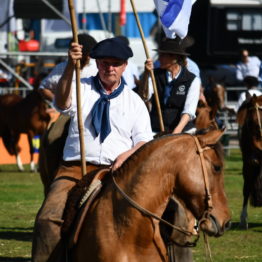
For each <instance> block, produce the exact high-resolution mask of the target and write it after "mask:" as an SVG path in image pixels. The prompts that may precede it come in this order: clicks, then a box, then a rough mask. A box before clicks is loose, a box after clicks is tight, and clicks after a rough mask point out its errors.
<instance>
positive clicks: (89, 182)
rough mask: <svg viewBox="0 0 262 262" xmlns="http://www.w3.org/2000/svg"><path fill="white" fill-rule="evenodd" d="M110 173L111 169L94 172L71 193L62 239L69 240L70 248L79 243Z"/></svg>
mask: <svg viewBox="0 0 262 262" xmlns="http://www.w3.org/2000/svg"><path fill="white" fill-rule="evenodd" d="M109 172H110V169H109V168H103V169H98V170H94V171H92V172H90V173H89V174H88V175H86V176H84V177H83V179H82V180H80V181H79V182H78V183H77V184H76V186H74V187H73V188H72V189H71V191H70V192H69V196H68V200H67V203H66V208H65V211H64V215H63V219H64V223H63V226H62V231H61V234H62V238H64V239H68V248H72V247H73V246H74V245H75V244H76V243H77V241H78V236H79V233H80V231H81V228H82V225H83V221H84V219H85V217H86V215H87V212H88V210H89V208H90V206H91V205H92V203H93V201H94V200H95V198H96V196H97V195H98V194H99V192H100V191H101V188H102V186H103V182H104V178H105V176H106V174H108V173H109Z"/></svg>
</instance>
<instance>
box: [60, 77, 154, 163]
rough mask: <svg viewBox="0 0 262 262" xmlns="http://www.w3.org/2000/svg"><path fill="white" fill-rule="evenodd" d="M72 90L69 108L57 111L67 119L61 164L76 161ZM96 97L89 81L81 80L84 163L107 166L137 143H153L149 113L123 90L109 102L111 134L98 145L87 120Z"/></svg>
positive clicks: (89, 117)
mask: <svg viewBox="0 0 262 262" xmlns="http://www.w3.org/2000/svg"><path fill="white" fill-rule="evenodd" d="M75 88H76V87H75V81H74V82H73V83H72V104H71V107H70V108H68V109H66V110H60V109H59V108H57V110H58V111H60V112H61V113H64V114H68V115H70V116H71V122H70V127H69V133H68V137H67V140H66V143H65V147H64V154H63V159H64V160H65V161H72V160H80V145H79V131H78V124H77V107H76V95H75V94H76V92H75ZM99 97H100V94H99V93H98V92H97V91H96V90H95V87H94V84H93V77H90V78H84V79H81V103H82V119H83V124H84V141H85V155H86V161H88V162H91V163H93V164H103V165H109V164H112V162H113V161H114V160H115V159H116V157H117V156H118V155H120V154H121V153H123V152H126V151H127V150H129V149H131V148H132V147H133V146H135V145H136V144H137V143H139V142H148V141H150V140H151V139H153V133H152V129H151V124H150V117H149V113H148V111H147V108H146V106H145V104H144V102H143V101H142V99H141V98H140V97H139V96H138V95H137V94H136V93H135V92H134V91H132V90H131V89H130V88H129V87H127V86H125V87H124V90H123V91H122V93H121V94H120V95H118V96H117V97H116V98H114V99H111V100H110V109H109V115H110V117H109V118H110V125H111V133H110V134H109V135H108V136H107V137H106V139H105V140H104V142H103V143H100V135H99V136H97V137H96V136H95V131H94V128H93V126H92V116H91V110H92V108H93V106H94V104H95V102H96V101H97V100H98V99H99Z"/></svg>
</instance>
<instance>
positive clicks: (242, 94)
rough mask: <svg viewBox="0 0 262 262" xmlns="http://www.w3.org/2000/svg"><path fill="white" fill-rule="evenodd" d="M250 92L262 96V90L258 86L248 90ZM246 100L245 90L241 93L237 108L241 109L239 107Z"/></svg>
mask: <svg viewBox="0 0 262 262" xmlns="http://www.w3.org/2000/svg"><path fill="white" fill-rule="evenodd" d="M248 93H249V94H250V95H251V96H253V95H256V96H261V95H262V92H261V91H260V90H258V89H257V87H254V88H251V89H249V90H248ZM245 100H246V91H245V92H242V93H241V94H240V95H239V98H238V102H237V110H238V109H239V107H240V106H241V105H242V103H243V102H244V101H245Z"/></svg>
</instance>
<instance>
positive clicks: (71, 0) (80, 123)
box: [68, 0, 86, 176]
mask: <svg viewBox="0 0 262 262" xmlns="http://www.w3.org/2000/svg"><path fill="white" fill-rule="evenodd" d="M68 7H69V12H70V18H71V25H72V33H73V41H74V42H75V43H78V36H77V24H76V16H75V8H74V0H68ZM80 70H81V68H80V60H79V59H78V60H77V61H76V65H75V72H76V101H77V119H78V130H79V141H80V154H81V170H82V176H84V175H85V174H86V160H85V141H84V127H83V120H82V107H81V89H80Z"/></svg>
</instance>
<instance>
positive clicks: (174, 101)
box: [140, 38, 201, 134]
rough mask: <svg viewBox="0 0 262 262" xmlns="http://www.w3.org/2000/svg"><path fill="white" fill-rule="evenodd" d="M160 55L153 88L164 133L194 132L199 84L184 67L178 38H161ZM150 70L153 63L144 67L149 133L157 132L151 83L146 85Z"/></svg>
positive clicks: (185, 55) (184, 61)
mask: <svg viewBox="0 0 262 262" xmlns="http://www.w3.org/2000/svg"><path fill="white" fill-rule="evenodd" d="M156 51H157V52H158V54H159V62H160V68H156V69H154V75H155V79H156V86H157V91H158V95H159V102H160V106H161V111H162V116H163V122H164V127H165V131H168V132H171V133H173V134H177V133H181V132H186V131H187V132H191V131H192V130H194V125H193V122H192V120H193V119H194V118H195V112H196V108H197V103H198V100H199V94H200V86H201V82H200V79H199V78H198V77H196V76H195V75H194V74H193V73H191V72H189V71H188V69H187V67H186V57H187V56H188V55H189V54H188V53H186V52H185V46H184V45H183V42H182V40H180V39H179V38H176V39H168V38H164V39H163V40H162V41H161V42H160V45H159V48H158V49H157V50H156ZM152 69H153V62H152V59H148V60H147V61H146V63H145V73H144V80H146V81H144V86H143V87H142V88H141V89H142V90H143V91H140V94H141V93H142V96H143V97H144V99H145V98H146V99H151V100H150V101H151V103H152V110H151V112H150V117H151V124H152V129H153V131H155V132H159V131H160V126H159V119H158V114H157V107H156V103H155V99H154V98H153V96H154V91H153V87H152V82H151V81H148V76H149V72H150V70H152Z"/></svg>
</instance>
